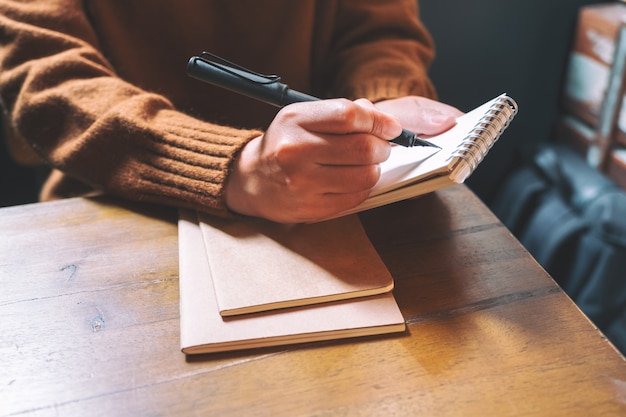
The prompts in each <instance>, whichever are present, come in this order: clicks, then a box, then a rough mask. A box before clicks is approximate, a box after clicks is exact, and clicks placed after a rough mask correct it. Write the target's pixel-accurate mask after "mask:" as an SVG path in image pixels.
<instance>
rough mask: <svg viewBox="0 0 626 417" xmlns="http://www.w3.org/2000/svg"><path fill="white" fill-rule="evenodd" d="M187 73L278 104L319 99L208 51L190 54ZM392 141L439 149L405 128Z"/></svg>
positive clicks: (277, 77) (276, 78)
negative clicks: (194, 54) (191, 55)
mask: <svg viewBox="0 0 626 417" xmlns="http://www.w3.org/2000/svg"><path fill="white" fill-rule="evenodd" d="M187 75H189V76H190V77H192V78H196V79H198V80H200V81H204V82H207V83H209V84H213V85H215V86H218V87H222V88H225V89H227V90H230V91H234V92H236V93H239V94H242V95H244V96H248V97H251V98H254V99H257V100H260V101H262V102H264V103H268V104H271V105H273V106H277V107H283V106H286V105H288V104H292V103H299V102H303V101H318V100H320V99H319V98H317V97H313V96H310V95H308V94H304V93H301V92H299V91H295V90H292V89H290V88H289V87H288V86H287V85H286V84H283V83H281V82H280V77H279V76H277V75H263V74H259V73H256V72H254V71H250V70H248V69H246V68H243V67H241V66H239V65H237V64H233V63H232V62H228V61H226V60H225V59H223V58H220V57H218V56H217V55H213V54H211V53H209V52H203V53H202V54H200V55H199V56H193V57H191V58H190V59H189V62H188V63H187ZM391 142H393V143H397V144H398V145H402V146H406V147H409V148H410V147H413V146H432V147H435V148H439V149H441V148H440V147H439V146H437V145H435V144H434V143H431V142H428V141H426V140H424V139H421V138H419V137H418V136H417V135H416V134H415V133H412V132H410V131H408V130H406V129H402V134H401V135H400V136H398V137H397V138H395V139H393V140H391Z"/></svg>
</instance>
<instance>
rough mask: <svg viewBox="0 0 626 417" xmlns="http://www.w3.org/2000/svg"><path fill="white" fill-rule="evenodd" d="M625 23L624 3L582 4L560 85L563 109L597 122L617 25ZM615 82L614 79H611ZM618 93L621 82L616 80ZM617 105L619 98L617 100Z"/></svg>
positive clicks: (605, 88) (604, 94) (594, 122)
mask: <svg viewBox="0 0 626 417" xmlns="http://www.w3.org/2000/svg"><path fill="white" fill-rule="evenodd" d="M622 25H626V4H624V3H622V2H616V3H604V4H596V5H590V6H585V7H582V8H581V9H580V11H579V15H578V25H577V28H576V34H575V38H574V41H573V46H572V51H571V52H570V57H569V61H568V65H567V70H566V76H565V83H564V88H563V104H564V107H565V109H566V110H567V111H568V112H569V113H571V114H573V115H576V116H577V117H579V118H580V119H582V120H584V121H585V122H586V123H588V124H590V125H591V126H597V125H598V124H599V123H600V118H601V113H602V111H603V105H604V100H605V96H606V94H607V87H608V86H609V83H610V82H611V71H612V68H613V64H614V58H615V53H616V42H617V37H618V32H619V29H620V27H621V26H622ZM612 84H613V85H615V84H616V83H615V80H613V82H612ZM617 84H618V85H619V86H618V87H619V89H620V91H619V92H618V93H619V94H620V95H621V92H622V90H623V88H622V87H621V86H622V85H623V84H624V83H623V80H619V82H618V83H617ZM616 101H617V102H618V103H617V104H615V105H618V104H619V102H620V100H616Z"/></svg>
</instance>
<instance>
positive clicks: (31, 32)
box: [0, 0, 261, 215]
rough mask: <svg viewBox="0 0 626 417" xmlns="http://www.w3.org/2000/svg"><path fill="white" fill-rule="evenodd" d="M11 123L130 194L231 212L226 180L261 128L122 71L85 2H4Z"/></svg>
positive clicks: (1, 59)
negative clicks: (189, 110) (143, 84)
mask: <svg viewBox="0 0 626 417" xmlns="http://www.w3.org/2000/svg"><path fill="white" fill-rule="evenodd" d="M0 38H1V39H2V40H1V41H0V97H1V100H2V104H3V107H4V109H5V111H6V112H7V113H8V115H9V117H8V124H9V126H8V127H9V131H10V132H13V136H15V137H19V138H20V140H23V141H25V142H26V143H28V145H30V147H31V148H32V149H34V150H35V152H36V153H37V154H38V156H39V157H40V158H41V159H42V160H43V161H45V162H46V163H47V164H49V165H50V166H51V167H53V168H56V169H57V170H59V171H62V172H64V173H65V174H66V175H69V176H70V177H72V178H74V179H77V180H79V181H80V182H83V183H85V184H88V185H89V186H90V187H92V188H94V189H96V190H102V191H104V192H107V193H110V194H114V195H118V196H122V197H124V198H129V199H134V200H142V201H148V202H156V203H161V204H168V205H174V206H177V207H188V208H194V209H199V210H203V211H210V212H213V213H215V214H221V215H226V214H227V212H228V211H227V209H226V207H225V205H224V199H223V192H224V182H225V180H226V177H227V174H228V170H229V169H230V166H231V163H232V161H233V158H234V157H235V155H236V154H237V152H238V151H239V150H240V149H241V148H242V147H243V146H244V145H245V144H246V143H247V142H248V141H249V140H250V139H252V138H253V137H256V136H258V135H260V134H261V132H259V131H256V130H242V129H234V128H229V127H224V126H219V125H214V124H210V123H206V122H203V121H200V120H198V119H195V118H193V117H190V116H188V115H186V114H183V113H181V112H178V111H176V110H175V109H174V108H173V105H172V104H171V102H170V101H168V100H167V99H166V98H164V97H163V96H160V95H158V94H154V93H151V92H147V91H143V90H141V89H139V88H137V87H135V86H133V85H131V84H129V83H126V82H124V81H123V80H122V79H120V78H119V77H117V76H116V73H115V71H114V70H113V68H112V66H111V65H110V64H109V63H108V62H107V60H106V59H105V58H104V57H103V55H102V54H101V53H100V52H99V50H98V42H97V39H96V36H95V34H94V33H93V30H92V28H91V26H90V25H89V22H88V20H87V18H86V16H85V13H84V11H83V9H82V2H81V1H78V0H32V1H29V2H20V1H8V0H0Z"/></svg>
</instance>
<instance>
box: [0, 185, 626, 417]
mask: <svg viewBox="0 0 626 417" xmlns="http://www.w3.org/2000/svg"><path fill="white" fill-rule="evenodd" d="M362 219H363V223H364V224H365V226H366V229H367V231H368V234H369V235H370V237H371V239H372V241H373V242H374V244H375V246H376V247H377V249H378V250H379V252H380V254H381V256H382V258H383V259H384V261H385V263H386V264H387V266H388V268H389V270H390V271H391V272H392V274H393V276H394V277H395V279H396V290H395V294H396V297H397V300H398V303H399V305H400V307H401V309H402V312H403V314H404V316H405V318H406V321H407V323H408V328H409V331H408V332H407V333H406V334H403V335H399V336H397V335H396V336H381V337H368V338H362V339H353V340H348V341H332V342H322V343H317V344H305V345H297V346H291V347H281V348H271V349H263V350H258V351H248V352H237V353H222V354H215V355H206V356H198V357H185V355H183V354H182V353H181V352H180V350H179V322H178V281H177V276H178V254H177V227H176V212H175V211H174V210H172V209H167V208H161V207H150V206H143V205H139V204H131V203H127V202H119V201H116V200H113V199H106V198H99V199H70V200H65V201H58V202H52V203H41V204H33V205H26V206H18V207H10V208H5V209H2V210H0V236H1V239H0V240H1V242H0V248H1V249H0V256H1V258H0V288H1V290H0V326H1V334H0V365H1V366H0V415H1V416H18V415H19V416H24V415H28V416H30V415H32V416H43V415H54V416H56V415H60V416H68V415H77V416H91V415H101V416H153V415H155V416H156V415H172V416H186V415H194V416H195V415H197V416H230V415H241V416H248V417H249V416H255V415H259V416H300V415H304V416H353V415H359V416H361V415H365V416H391V415H402V416H422V415H424V416H451V415H452V416H453V415H459V416H508V415H510V416H545V415H567V416H572V415H581V416H611V415H614V416H617V415H621V416H624V415H626V363H625V361H624V359H623V357H622V356H621V355H620V354H619V353H618V352H617V351H616V350H615V349H614V348H613V347H612V345H611V344H610V343H609V342H607V340H606V339H605V338H604V337H603V336H602V334H600V333H599V332H598V331H597V330H596V329H595V328H594V326H593V325H592V324H591V323H590V322H589V321H588V320H587V319H586V318H585V317H584V316H583V315H582V314H581V312H580V311H579V310H578V309H577V308H576V307H575V306H574V304H572V302H571V301H570V300H569V299H568V297H567V296H566V295H565V294H564V293H563V292H562V291H561V289H560V288H559V287H558V286H557V285H556V284H555V283H554V282H553V281H552V280H551V278H550V277H549V276H548V275H546V273H545V272H544V271H543V270H542V269H541V268H540V267H539V266H538V265H537V263H536V262H535V261H534V260H533V259H532V258H531V257H530V255H529V254H528V253H527V252H526V251H525V250H524V249H523V248H522V247H521V246H520V245H519V244H518V242H517V241H516V240H515V239H514V238H513V237H512V236H511V234H510V233H509V232H508V231H507V229H506V228H505V227H504V226H503V225H502V224H501V223H500V222H499V221H498V220H497V219H496V218H495V217H494V216H493V215H492V214H491V213H490V212H489V210H488V209H487V208H486V207H485V206H484V205H483V204H482V203H481V202H480V201H479V200H478V199H477V198H476V197H475V196H474V195H473V194H472V193H471V192H470V191H468V189H467V188H466V187H464V186H457V187H454V188H450V189H447V190H443V191H440V192H437V193H434V194H431V195H428V196H425V197H422V198H420V199H416V200H412V201H406V202H403V203H399V204H395V205H392V206H388V207H384V208H380V209H377V210H372V211H370V212H367V213H364V214H363V215H362Z"/></svg>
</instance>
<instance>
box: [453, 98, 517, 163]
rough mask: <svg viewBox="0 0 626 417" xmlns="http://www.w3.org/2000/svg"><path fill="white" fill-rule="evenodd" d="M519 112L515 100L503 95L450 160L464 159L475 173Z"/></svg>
mask: <svg viewBox="0 0 626 417" xmlns="http://www.w3.org/2000/svg"><path fill="white" fill-rule="evenodd" d="M517 111H518V106H517V103H516V102H515V100H513V99H512V98H511V97H509V96H507V95H506V94H502V95H501V96H500V97H498V98H497V99H496V101H495V102H494V103H493V104H492V105H491V106H490V107H489V109H488V110H487V112H486V113H485V115H484V116H483V117H482V118H481V119H480V120H479V121H478V123H477V124H476V126H474V128H473V129H472V130H471V131H470V132H469V133H468V135H467V136H466V138H465V139H464V140H463V141H462V142H461V144H460V145H459V147H458V148H457V149H456V151H454V152H453V153H452V155H450V157H449V158H448V160H452V159H454V158H459V159H462V160H464V161H466V162H467V163H468V164H469V166H470V169H471V171H472V172H473V171H474V170H475V169H476V167H478V164H479V163H480V162H481V161H482V160H483V159H484V157H485V156H486V155H487V152H489V150H490V149H491V147H492V146H493V145H494V143H496V142H497V141H498V139H499V138H500V136H501V135H502V132H504V130H505V129H506V128H507V127H509V124H510V123H511V120H512V119H513V117H514V116H515V115H516V114H517Z"/></svg>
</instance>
